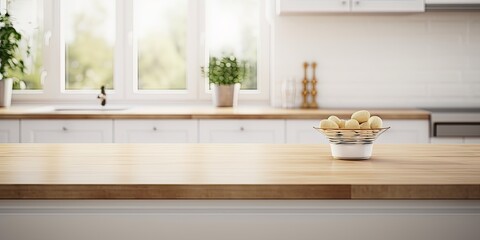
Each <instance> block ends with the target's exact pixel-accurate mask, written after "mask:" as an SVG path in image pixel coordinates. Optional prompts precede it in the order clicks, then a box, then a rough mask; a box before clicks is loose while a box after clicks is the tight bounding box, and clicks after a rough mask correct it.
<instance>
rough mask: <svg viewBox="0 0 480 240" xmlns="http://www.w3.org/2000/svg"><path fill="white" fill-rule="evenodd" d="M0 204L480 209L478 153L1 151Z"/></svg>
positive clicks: (156, 148)
mask: <svg viewBox="0 0 480 240" xmlns="http://www.w3.org/2000/svg"><path fill="white" fill-rule="evenodd" d="M0 198H1V199H480V145H375V146H374V152H373V156H372V158H371V159H370V160H363V161H344V160H334V159H332V157H331V156H330V149H329V146H328V145H321V144H318V145H286V144H284V145H282V144H276V145H273V144H0Z"/></svg>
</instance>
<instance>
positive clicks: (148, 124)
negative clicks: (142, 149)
mask: <svg viewBox="0 0 480 240" xmlns="http://www.w3.org/2000/svg"><path fill="white" fill-rule="evenodd" d="M114 132H115V139H114V142H116V143H196V142H197V141H198V129H197V120H191V119H178V120H114Z"/></svg>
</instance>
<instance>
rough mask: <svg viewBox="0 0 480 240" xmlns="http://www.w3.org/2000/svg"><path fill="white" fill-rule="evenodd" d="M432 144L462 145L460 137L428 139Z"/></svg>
mask: <svg viewBox="0 0 480 240" xmlns="http://www.w3.org/2000/svg"><path fill="white" fill-rule="evenodd" d="M430 143H432V144H462V143H463V138H462V137H432V138H430Z"/></svg>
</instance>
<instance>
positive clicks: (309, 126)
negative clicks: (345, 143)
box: [286, 120, 328, 144]
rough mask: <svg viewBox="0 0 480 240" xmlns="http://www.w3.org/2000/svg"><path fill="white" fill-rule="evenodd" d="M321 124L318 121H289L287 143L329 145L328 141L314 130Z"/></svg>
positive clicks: (287, 123)
mask: <svg viewBox="0 0 480 240" xmlns="http://www.w3.org/2000/svg"><path fill="white" fill-rule="evenodd" d="M319 123H320V121H318V120H287V121H286V125H287V127H286V132H287V138H286V139H287V143H294V144H295V143H302V144H315V143H324V144H327V143H328V139H327V138H326V137H325V136H324V135H323V134H321V133H320V132H318V131H317V130H315V129H314V128H313V127H314V126H318V124H319Z"/></svg>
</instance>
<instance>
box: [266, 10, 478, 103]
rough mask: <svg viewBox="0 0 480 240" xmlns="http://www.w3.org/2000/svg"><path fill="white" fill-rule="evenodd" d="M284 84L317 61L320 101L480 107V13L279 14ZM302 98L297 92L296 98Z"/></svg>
mask: <svg viewBox="0 0 480 240" xmlns="http://www.w3.org/2000/svg"><path fill="white" fill-rule="evenodd" d="M274 19H275V20H274V23H273V26H272V27H273V45H272V51H273V52H272V57H273V58H274V60H273V61H272V63H273V65H272V77H273V79H274V83H275V84H274V85H273V87H274V89H275V90H274V93H273V94H274V99H273V104H274V105H275V106H280V102H281V101H280V96H281V95H280V87H279V86H280V83H281V81H282V80H284V79H286V78H288V77H291V76H294V77H295V78H296V79H297V80H298V81H299V85H298V89H299V92H300V89H301V84H300V81H301V80H302V78H303V66H302V65H303V62H304V61H308V62H312V61H316V62H317V64H318V67H317V78H318V80H319V84H318V92H319V93H318V97H317V101H318V103H319V105H320V106H321V107H354V108H362V107H371V108H373V107H480V13H478V12H470V13H465V12H436V13H435V12H428V13H420V14H377V15H374V14H325V15H322V14H319V15H315V16H275V17H274ZM300 102H301V97H300V94H298V98H297V103H298V105H299V104H300Z"/></svg>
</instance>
